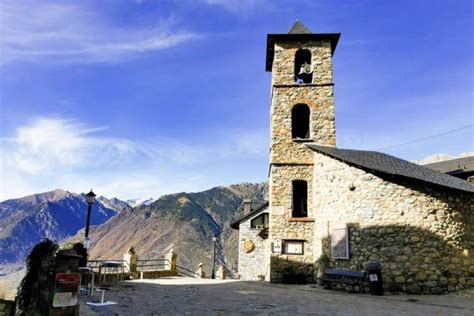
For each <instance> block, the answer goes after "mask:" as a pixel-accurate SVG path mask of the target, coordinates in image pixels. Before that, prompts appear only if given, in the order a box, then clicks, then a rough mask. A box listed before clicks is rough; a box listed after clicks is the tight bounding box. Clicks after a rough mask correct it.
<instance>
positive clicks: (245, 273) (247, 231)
mask: <svg viewBox="0 0 474 316" xmlns="http://www.w3.org/2000/svg"><path fill="white" fill-rule="evenodd" d="M263 213H266V212H262V213H258V214H257V215H255V216H253V217H251V218H249V219H248V220H245V221H242V222H241V223H240V225H239V276H240V278H241V279H242V280H245V281H255V280H258V279H259V276H263V278H264V279H265V280H269V271H270V267H269V265H270V261H269V259H270V243H269V241H268V239H263V238H262V237H260V236H259V235H258V234H259V233H260V229H259V228H251V226H250V224H251V222H252V219H254V218H255V217H258V216H260V215H261V214H263ZM246 241H251V242H252V243H253V244H254V247H253V249H252V250H251V251H249V252H247V251H246V249H245V247H244V243H245V242H246Z"/></svg>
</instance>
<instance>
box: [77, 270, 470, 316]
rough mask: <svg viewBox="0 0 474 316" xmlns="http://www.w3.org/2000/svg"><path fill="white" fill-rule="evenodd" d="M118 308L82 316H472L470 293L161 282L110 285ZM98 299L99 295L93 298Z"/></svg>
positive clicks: (83, 310) (93, 309) (110, 296)
mask: <svg viewBox="0 0 474 316" xmlns="http://www.w3.org/2000/svg"><path fill="white" fill-rule="evenodd" d="M108 289H109V290H107V291H106V299H107V300H110V301H115V302H118V304H117V305H110V306H106V307H91V306H88V305H86V304H85V302H86V301H90V298H88V297H82V298H81V315H134V316H138V315H240V314H248V315H250V314H253V315H255V314H257V315H309V314H312V315H474V295H473V294H474V293H473V292H464V293H462V294H450V295H440V296H434V295H433V296H431V295H430V296H421V295H386V296H383V297H377V296H372V295H369V294H353V293H347V292H342V291H329V290H325V289H323V288H320V287H316V286H314V285H282V284H270V283H267V282H243V281H234V280H229V281H220V280H209V279H188V278H162V279H157V280H135V281H126V282H124V283H121V284H118V285H114V286H110V287H108ZM94 299H98V295H97V296H96V297H95V298H94Z"/></svg>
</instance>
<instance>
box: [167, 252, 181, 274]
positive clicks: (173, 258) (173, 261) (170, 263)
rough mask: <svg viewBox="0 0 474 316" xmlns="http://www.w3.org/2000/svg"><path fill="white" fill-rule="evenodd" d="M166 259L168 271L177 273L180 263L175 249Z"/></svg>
mask: <svg viewBox="0 0 474 316" xmlns="http://www.w3.org/2000/svg"><path fill="white" fill-rule="evenodd" d="M165 259H166V270H170V271H173V272H177V271H176V265H177V261H178V256H177V255H176V254H175V253H174V251H173V248H171V249H170V251H169V252H168V253H167V254H166V255H165Z"/></svg>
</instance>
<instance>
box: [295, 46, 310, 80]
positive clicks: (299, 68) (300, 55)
mask: <svg viewBox="0 0 474 316" xmlns="http://www.w3.org/2000/svg"><path fill="white" fill-rule="evenodd" d="M295 82H296V83H311V82H313V68H312V66H311V52H310V51H309V50H307V49H298V50H297V51H296V54H295Z"/></svg>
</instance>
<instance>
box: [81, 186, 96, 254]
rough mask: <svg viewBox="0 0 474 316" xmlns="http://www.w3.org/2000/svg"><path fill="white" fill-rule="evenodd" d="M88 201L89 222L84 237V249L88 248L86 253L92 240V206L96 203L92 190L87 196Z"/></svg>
mask: <svg viewBox="0 0 474 316" xmlns="http://www.w3.org/2000/svg"><path fill="white" fill-rule="evenodd" d="M86 201H87V222H86V234H85V237H84V248H86V252H87V250H88V249H89V247H90V240H89V225H90V222H91V209H92V204H94V201H95V194H94V192H92V189H91V191H90V192H89V193H87V194H86Z"/></svg>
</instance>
